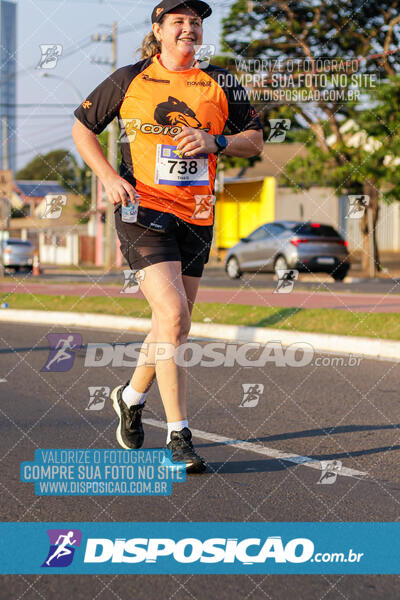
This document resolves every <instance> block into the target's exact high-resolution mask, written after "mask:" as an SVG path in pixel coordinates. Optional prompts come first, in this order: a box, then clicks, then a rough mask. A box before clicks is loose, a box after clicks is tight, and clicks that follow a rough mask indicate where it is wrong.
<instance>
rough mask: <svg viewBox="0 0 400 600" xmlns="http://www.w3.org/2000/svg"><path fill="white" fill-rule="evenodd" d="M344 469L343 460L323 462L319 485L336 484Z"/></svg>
mask: <svg viewBox="0 0 400 600" xmlns="http://www.w3.org/2000/svg"><path fill="white" fill-rule="evenodd" d="M341 468H342V461H341V460H321V471H322V473H321V476H320V478H319V480H318V481H317V484H319V485H332V484H333V483H335V481H336V479H337V476H338V474H339V473H340V470H341Z"/></svg>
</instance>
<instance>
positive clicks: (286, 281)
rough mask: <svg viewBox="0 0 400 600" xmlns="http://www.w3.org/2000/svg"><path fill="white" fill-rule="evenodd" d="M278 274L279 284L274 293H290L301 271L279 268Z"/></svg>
mask: <svg viewBox="0 0 400 600" xmlns="http://www.w3.org/2000/svg"><path fill="white" fill-rule="evenodd" d="M276 274H277V276H278V285H277V286H276V288H275V289H274V294H290V292H291V291H292V290H293V286H294V282H295V281H296V280H297V279H298V278H299V272H298V271H297V270H296V269H277V270H276Z"/></svg>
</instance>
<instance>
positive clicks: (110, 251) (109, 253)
mask: <svg viewBox="0 0 400 600" xmlns="http://www.w3.org/2000/svg"><path fill="white" fill-rule="evenodd" d="M117 35H118V32H117V23H116V22H114V23H113V26H112V33H111V35H109V34H99V33H96V34H94V35H93V36H92V40H93V41H95V42H108V43H111V62H109V61H104V60H93V62H97V63H99V64H109V65H110V66H111V73H114V71H116V69H117ZM107 160H108V162H109V163H110V165H111V166H112V167H113V169H115V171H117V123H116V120H115V119H114V120H113V121H112V122H111V123H110V124H109V126H108V149H107ZM105 229H106V232H105V233H106V235H105V237H106V247H105V269H106V271H109V270H110V269H111V268H112V267H113V265H115V260H116V235H115V226H114V206H113V204H111V202H108V203H107V208H106V224H105Z"/></svg>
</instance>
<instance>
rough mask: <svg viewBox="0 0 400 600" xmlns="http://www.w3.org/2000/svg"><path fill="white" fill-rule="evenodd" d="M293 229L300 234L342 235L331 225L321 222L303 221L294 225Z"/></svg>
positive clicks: (318, 235)
mask: <svg viewBox="0 0 400 600" xmlns="http://www.w3.org/2000/svg"><path fill="white" fill-rule="evenodd" d="M292 231H294V232H295V233H297V234H300V235H313V236H317V237H340V236H339V234H338V232H337V231H336V230H335V229H334V228H333V227H331V226H330V225H320V224H319V223H315V224H313V223H302V224H301V225H294V226H293V227H292Z"/></svg>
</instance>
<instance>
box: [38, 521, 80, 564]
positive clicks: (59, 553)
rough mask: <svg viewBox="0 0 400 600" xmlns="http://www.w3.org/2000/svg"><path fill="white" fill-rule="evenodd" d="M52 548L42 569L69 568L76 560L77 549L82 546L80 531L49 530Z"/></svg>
mask: <svg viewBox="0 0 400 600" xmlns="http://www.w3.org/2000/svg"><path fill="white" fill-rule="evenodd" d="M47 535H48V536H49V540H50V548H49V552H48V554H47V557H46V560H45V561H44V563H43V564H42V567H53V568H54V567H55V568H59V567H68V566H69V565H70V564H71V563H72V560H73V558H74V554H75V548H76V547H78V546H80V545H81V541H82V532H81V531H80V530H79V529H69V530H68V529H48V530H47Z"/></svg>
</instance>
